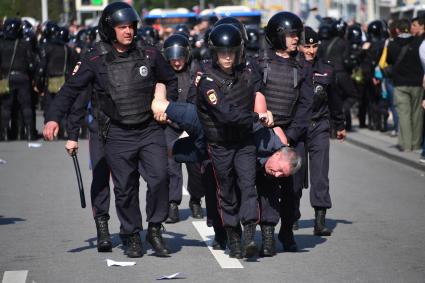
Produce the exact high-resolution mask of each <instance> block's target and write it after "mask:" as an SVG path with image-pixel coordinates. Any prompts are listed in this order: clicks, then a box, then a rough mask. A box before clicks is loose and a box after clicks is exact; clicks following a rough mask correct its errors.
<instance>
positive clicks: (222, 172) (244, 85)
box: [197, 24, 267, 258]
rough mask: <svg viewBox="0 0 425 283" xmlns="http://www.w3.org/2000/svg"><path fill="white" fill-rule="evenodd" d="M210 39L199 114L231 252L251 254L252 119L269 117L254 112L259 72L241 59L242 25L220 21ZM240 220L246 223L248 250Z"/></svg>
mask: <svg viewBox="0 0 425 283" xmlns="http://www.w3.org/2000/svg"><path fill="white" fill-rule="evenodd" d="M209 45H210V47H211V53H212V56H213V59H212V64H202V65H201V68H202V69H203V70H204V74H203V75H202V76H200V77H198V78H197V81H198V84H197V85H198V94H197V107H198V116H199V119H200V120H201V124H202V128H203V130H204V133H205V135H206V139H207V142H208V151H209V155H210V158H211V161H212V166H213V168H214V173H215V177H216V179H217V193H218V198H219V210H220V215H221V216H222V221H223V225H224V227H225V230H226V234H227V244H228V246H229V248H230V253H229V255H230V257H236V258H241V257H242V256H245V257H247V258H249V257H252V256H255V255H256V253H257V246H256V244H255V241H254V236H255V227H256V222H257V220H258V203H257V192H256V189H255V166H256V164H255V162H256V160H255V158H256V156H255V155H256V151H255V145H254V141H253V134H252V124H253V122H254V121H255V120H258V119H259V117H260V118H261V119H264V120H267V114H266V113H261V114H257V113H254V112H253V109H254V100H255V93H256V91H257V88H258V83H259V81H260V78H259V77H258V76H257V77H256V74H255V73H253V72H252V70H251V69H249V68H245V66H244V65H243V64H242V66H241V64H240V63H241V62H242V58H241V56H242V54H243V41H242V36H241V34H240V32H239V30H238V29H237V28H236V27H234V26H233V25H229V24H222V25H218V26H216V27H215V28H214V29H213V30H212V31H211V34H210V39H209ZM241 67H242V68H241ZM237 190H238V191H237ZM238 195H239V196H240V197H238ZM240 223H242V224H243V227H244V247H243V253H242V249H241V234H242V233H241V232H242V231H241V230H240Z"/></svg>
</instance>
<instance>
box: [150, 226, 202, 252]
mask: <svg viewBox="0 0 425 283" xmlns="http://www.w3.org/2000/svg"><path fill="white" fill-rule="evenodd" d="M163 235H164V236H165V235H167V237H166V238H165V241H166V244H167V247H168V249H169V250H170V253H171V254H173V253H177V252H178V251H180V250H181V249H182V247H201V246H204V245H205V244H204V242H203V241H201V240H196V239H185V238H184V237H186V234H181V233H175V232H170V231H165V232H163ZM147 247H149V248H150V245H149V244H148V245H147Z"/></svg>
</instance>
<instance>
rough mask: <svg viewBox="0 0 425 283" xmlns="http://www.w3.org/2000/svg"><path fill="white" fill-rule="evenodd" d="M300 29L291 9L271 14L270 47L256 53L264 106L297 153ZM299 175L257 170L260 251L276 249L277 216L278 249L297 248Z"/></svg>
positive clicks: (302, 108) (302, 126)
mask: <svg viewBox="0 0 425 283" xmlns="http://www.w3.org/2000/svg"><path fill="white" fill-rule="evenodd" d="M302 31H303V24H302V22H301V19H300V18H299V17H298V16H296V15H295V14H293V13H290V12H279V13H277V14H275V15H274V16H273V17H271V19H270V20H269V22H268V24H267V27H266V30H265V32H266V40H267V41H268V43H269V45H270V48H267V49H265V50H264V52H263V54H260V57H259V65H260V66H261V67H260V70H261V71H262V75H263V86H262V87H261V90H260V92H261V93H262V94H264V97H265V102H266V107H267V110H269V111H271V112H272V114H273V120H274V125H275V126H276V128H275V130H276V131H278V132H279V133H280V134H281V136H282V139H283V140H284V143H285V144H289V145H291V146H294V147H296V148H297V152H298V154H300V155H302V154H303V152H304V147H303V142H302V138H301V137H302V136H303V135H304V133H305V131H306V127H307V122H306V118H305V117H306V116H307V114H308V107H307V103H306V97H305V93H303V92H301V91H300V84H301V82H302V77H301V72H300V65H299V64H298V63H297V61H296V58H295V55H296V52H297V45H298V41H299V39H300V38H301V34H302ZM260 97H261V96H260ZM256 108H257V103H256ZM299 174H300V176H294V177H289V178H270V177H267V176H265V175H264V174H262V173H261V172H260V173H259V174H257V182H256V184H257V189H258V194H259V196H260V207H261V220H260V224H261V231H262V237H263V247H262V249H261V254H262V255H263V256H273V255H275V254H276V248H275V240H274V228H275V226H276V225H277V223H278V222H279V218H280V217H281V218H282V219H281V227H280V231H279V240H280V241H281V242H282V245H283V248H284V250H285V251H289V252H295V251H297V249H298V248H297V245H296V242H295V239H294V234H293V232H292V225H293V224H294V222H295V221H296V220H297V219H298V218H299V211H298V208H297V207H296V206H297V201H296V200H297V196H296V194H297V193H298V191H299V190H301V187H302V182H301V179H302V174H301V173H299ZM281 188H282V189H281ZM280 197H281V199H282V201H281V202H279V198H280ZM279 216H280V217H279Z"/></svg>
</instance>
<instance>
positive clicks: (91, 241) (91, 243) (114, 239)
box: [67, 233, 122, 253]
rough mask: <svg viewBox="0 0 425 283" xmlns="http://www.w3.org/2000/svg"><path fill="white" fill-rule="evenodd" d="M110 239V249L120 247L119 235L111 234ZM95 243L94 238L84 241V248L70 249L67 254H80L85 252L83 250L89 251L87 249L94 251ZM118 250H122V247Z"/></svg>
mask: <svg viewBox="0 0 425 283" xmlns="http://www.w3.org/2000/svg"><path fill="white" fill-rule="evenodd" d="M111 239H112V247H113V248H116V247H118V246H119V245H121V239H120V236H119V234H117V233H115V234H112V235H111ZM96 241H97V238H96V237H93V238H90V239H87V240H85V241H84V242H86V243H87V245H86V246H83V247H78V248H75V249H71V250H69V251H67V252H68V253H79V252H82V251H85V250H89V249H96ZM120 248H121V249H122V246H121V247H120Z"/></svg>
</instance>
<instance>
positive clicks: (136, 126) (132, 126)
mask: <svg viewBox="0 0 425 283" xmlns="http://www.w3.org/2000/svg"><path fill="white" fill-rule="evenodd" d="M151 122H152V118H149V119H147V120H146V121H143V122H141V123H137V124H123V123H120V122H118V121H111V124H112V125H114V126H117V127H119V128H121V129H124V130H138V129H142V128H146V127H147V126H148V125H149V124H150V123H151Z"/></svg>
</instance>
